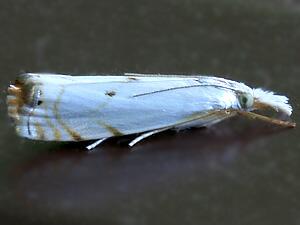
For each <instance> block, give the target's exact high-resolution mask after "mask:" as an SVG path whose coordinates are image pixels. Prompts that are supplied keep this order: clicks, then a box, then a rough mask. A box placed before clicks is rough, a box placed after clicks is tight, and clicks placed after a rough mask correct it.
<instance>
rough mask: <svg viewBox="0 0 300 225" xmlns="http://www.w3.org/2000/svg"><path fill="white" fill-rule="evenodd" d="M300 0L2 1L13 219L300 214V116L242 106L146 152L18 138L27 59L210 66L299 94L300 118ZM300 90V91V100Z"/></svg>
mask: <svg viewBox="0 0 300 225" xmlns="http://www.w3.org/2000/svg"><path fill="white" fill-rule="evenodd" d="M299 9H300V6H299V2H298V1H293V0H289V1H279V0H277V1H270V0H264V1H252V3H248V2H247V3H246V1H241V0H229V1H216V0H213V1H211V0H189V1H178V0H175V1H174V0H161V1H143V0H142V1H118V0H112V1H84V0H74V1H72V3H70V1H65V0H60V1H58V0H53V1H40V0H39V1H38V0H33V1H30V2H28V1H23V0H18V1H2V2H1V3H0V20H1V36H0V43H1V52H0V68H1V76H0V87H1V90H3V91H2V96H1V102H0V103H1V108H0V113H1V120H0V122H1V128H2V129H1V131H0V135H1V137H0V180H1V186H0V203H1V204H0V220H1V224H2V223H3V224H20V222H21V223H22V224H63V223H68V224H90V223H92V222H97V224H106V225H107V224H139V225H141V224H251V225H252V224H264V225H268V224H272V225H274V224H278V225H282V224H299V223H300V216H299V210H300V203H299V199H300V191H299V190H300V188H299V187H300V173H299V171H300V170H299V164H300V143H299V135H300V131H299V128H296V129H294V130H286V131H282V132H280V131H281V130H278V129H276V128H273V127H270V126H268V125H266V124H263V123H258V122H254V121H248V120H245V119H241V118H235V119H231V120H230V121H225V122H224V123H222V124H219V125H217V126H215V127H214V128H212V129H198V130H191V131H186V132H182V133H179V134H176V133H172V132H166V133H163V134H161V135H156V136H155V137H153V138H151V139H149V140H147V141H145V142H143V143H141V144H140V145H138V146H136V148H135V149H134V150H135V151H133V152H129V150H128V148H127V147H125V146H124V145H122V143H120V144H117V142H118V141H120V140H119V139H116V140H111V141H108V142H106V143H105V144H104V145H103V147H102V148H101V149H99V150H98V151H95V152H93V153H90V154H88V153H86V152H84V151H82V149H83V147H84V146H85V145H86V144H82V145H76V144H68V145H62V144H44V143H40V142H32V141H26V140H21V139H19V138H18V137H17V136H16V135H15V133H14V130H13V127H12V126H11V124H10V122H9V119H8V116H7V115H6V114H7V111H6V105H5V95H6V93H5V89H6V88H7V85H8V84H9V82H10V81H12V80H14V79H15V77H16V75H17V74H18V73H20V72H22V71H30V72H57V73H72V74H88V73H92V74H94V73H121V72H141V73H173V74H174V73H177V74H178V73H181V74H182V73H187V74H191V73H202V74H216V75H219V76H222V75H224V77H226V78H230V79H232V80H238V81H244V82H245V83H247V84H249V85H252V86H255V87H258V86H261V87H265V88H268V89H271V90H274V91H278V92H279V93H283V94H286V95H288V96H289V97H290V98H291V103H292V105H293V106H294V114H293V115H292V116H293V119H294V120H295V121H296V122H298V123H299V113H298V111H299V99H300V92H299V89H300V80H299V73H300V64H299V59H300V45H299V40H300V29H299V27H300V11H299ZM297 99H298V101H297Z"/></svg>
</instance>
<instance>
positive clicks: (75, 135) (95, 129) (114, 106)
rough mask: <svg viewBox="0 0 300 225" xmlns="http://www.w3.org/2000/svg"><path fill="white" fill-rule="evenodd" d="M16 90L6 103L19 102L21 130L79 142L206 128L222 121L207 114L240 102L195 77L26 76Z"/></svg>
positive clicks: (24, 133)
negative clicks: (182, 128) (154, 132)
mask: <svg viewBox="0 0 300 225" xmlns="http://www.w3.org/2000/svg"><path fill="white" fill-rule="evenodd" d="M129 78H130V79H129ZM104 80H105V81H104ZM15 88H16V89H17V90H18V92H17V91H16V90H15V91H12V89H11V91H10V92H11V94H10V95H9V96H8V99H9V98H15V99H18V101H17V102H16V104H9V107H15V108H14V110H15V111H16V113H15V114H14V115H12V117H13V118H15V119H16V120H17V130H18V131H19V134H20V135H21V136H24V137H27V138H30V139H38V140H57V141H81V140H92V139H101V138H107V137H111V136H120V135H125V134H132V133H141V132H146V131H150V130H156V129H161V128H164V127H178V128H180V127H184V126H191V125H193V123H195V124H196V125H197V126H202V125H203V126H205V125H207V124H209V123H213V121H217V120H219V119H221V118H223V117H221V115H216V114H211V113H209V114H207V113H205V112H207V111H210V110H223V109H226V108H228V107H231V106H232V105H234V104H235V103H236V101H237V100H236V96H235V93H234V92H233V91H230V90H226V89H224V88H218V87H216V86H207V85H204V86H201V84H199V80H198V78H195V77H191V78H188V77H147V76H145V77H140V76H135V77H133V76H130V77H129V76H121V77H119V76H98V77H97V76H96V77H71V76H60V75H59V76H53V75H45V76H44V75H36V74H31V75H30V74H26V76H25V77H23V80H22V79H21V80H19V83H17V84H16V86H15ZM202 113H204V114H202ZM224 117H225V116H224Z"/></svg>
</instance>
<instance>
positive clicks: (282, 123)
mask: <svg viewBox="0 0 300 225" xmlns="http://www.w3.org/2000/svg"><path fill="white" fill-rule="evenodd" d="M238 114H240V115H243V116H245V117H247V118H250V119H258V120H262V121H264V122H267V123H271V124H275V125H278V126H282V127H287V128H294V127H296V123H294V122H290V121H284V120H279V119H274V118H270V117H267V116H263V115H259V114H256V113H253V112H245V111H238Z"/></svg>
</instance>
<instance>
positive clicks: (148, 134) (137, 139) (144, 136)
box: [128, 127, 170, 147]
mask: <svg viewBox="0 0 300 225" xmlns="http://www.w3.org/2000/svg"><path fill="white" fill-rule="evenodd" d="M168 129H170V128H169V127H168V128H163V129H158V130H152V131H149V132H146V133H143V134H141V135H140V136H138V137H136V138H135V139H133V140H132V141H131V142H130V143H129V144H128V145H129V146H130V147H132V146H134V145H135V144H136V143H138V142H140V141H142V140H143V139H145V138H147V137H150V136H152V135H153V134H157V133H160V132H162V131H165V130H168Z"/></svg>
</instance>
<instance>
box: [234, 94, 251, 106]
mask: <svg viewBox="0 0 300 225" xmlns="http://www.w3.org/2000/svg"><path fill="white" fill-rule="evenodd" d="M238 99H239V103H240V105H241V107H242V108H243V109H248V108H251V107H252V106H253V103H254V99H253V96H252V95H250V94H247V93H243V94H240V95H239V97H238Z"/></svg>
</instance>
